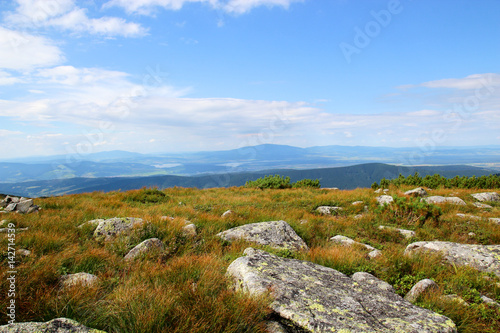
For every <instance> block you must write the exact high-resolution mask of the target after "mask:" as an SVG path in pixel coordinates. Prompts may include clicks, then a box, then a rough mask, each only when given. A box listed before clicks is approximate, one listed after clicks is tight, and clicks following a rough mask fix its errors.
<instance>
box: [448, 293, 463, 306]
mask: <svg viewBox="0 0 500 333" xmlns="http://www.w3.org/2000/svg"><path fill="white" fill-rule="evenodd" d="M443 298H444V299H446V300H448V301H452V302H457V303H459V304H461V305H464V306H469V303H467V302H466V301H464V299H463V298H462V297H460V296H458V295H456V294H450V295H444V296H443Z"/></svg>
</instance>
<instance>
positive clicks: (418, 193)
mask: <svg viewBox="0 0 500 333" xmlns="http://www.w3.org/2000/svg"><path fill="white" fill-rule="evenodd" d="M405 195H409V196H411V197H426V196H427V191H426V190H425V189H423V188H422V187H417V188H415V189H413V190H410V191H406V192H405Z"/></svg>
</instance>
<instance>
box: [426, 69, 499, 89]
mask: <svg viewBox="0 0 500 333" xmlns="http://www.w3.org/2000/svg"><path fill="white" fill-rule="evenodd" d="M499 85H500V75H499V74H495V73H485V74H473V75H469V76H467V77H465V78H461V79H442V80H435V81H428V82H424V83H422V84H420V86H422V87H427V88H450V89H460V90H469V89H480V88H485V87H493V86H499Z"/></svg>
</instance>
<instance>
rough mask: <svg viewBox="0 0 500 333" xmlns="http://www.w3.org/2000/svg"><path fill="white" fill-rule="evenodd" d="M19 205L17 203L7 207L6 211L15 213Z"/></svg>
mask: <svg viewBox="0 0 500 333" xmlns="http://www.w3.org/2000/svg"><path fill="white" fill-rule="evenodd" d="M16 207H17V204H16V203H10V204H8V205H7V207H5V209H4V211H6V212H13V211H15V210H16Z"/></svg>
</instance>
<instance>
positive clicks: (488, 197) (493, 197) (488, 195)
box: [471, 192, 500, 202]
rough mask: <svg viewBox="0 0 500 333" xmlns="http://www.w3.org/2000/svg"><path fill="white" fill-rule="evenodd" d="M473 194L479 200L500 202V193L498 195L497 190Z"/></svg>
mask: <svg viewBox="0 0 500 333" xmlns="http://www.w3.org/2000/svg"><path fill="white" fill-rule="evenodd" d="M471 196H472V197H473V198H474V199H476V200H478V201H496V202H500V195H498V193H497V192H484V193H475V194H471Z"/></svg>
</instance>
